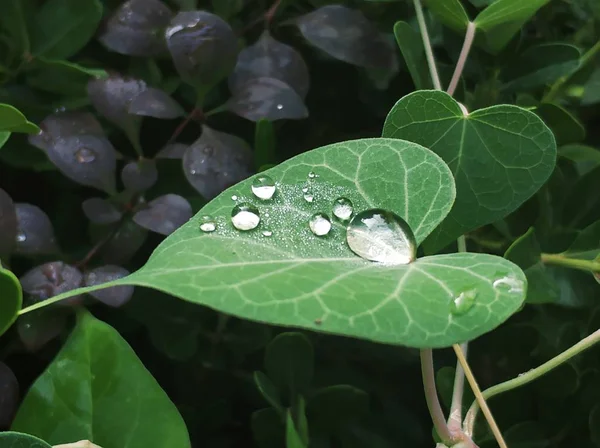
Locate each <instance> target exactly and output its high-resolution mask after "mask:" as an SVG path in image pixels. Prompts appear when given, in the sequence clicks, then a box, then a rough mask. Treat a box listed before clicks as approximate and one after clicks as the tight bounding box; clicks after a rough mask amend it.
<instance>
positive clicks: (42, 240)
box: [15, 204, 58, 255]
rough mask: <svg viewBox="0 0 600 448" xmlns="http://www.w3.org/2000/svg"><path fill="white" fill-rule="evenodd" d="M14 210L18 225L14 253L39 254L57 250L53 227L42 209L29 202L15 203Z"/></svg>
mask: <svg viewBox="0 0 600 448" xmlns="http://www.w3.org/2000/svg"><path fill="white" fill-rule="evenodd" d="M15 210H16V212H17V226H18V227H17V237H16V240H17V243H16V247H15V253H18V254H21V255H39V254H52V253H55V252H57V251H58V246H57V244H56V237H55V236H54V228H53V227H52V223H51V222H50V218H48V215H46V213H45V212H44V211H43V210H42V209H40V208H39V207H37V206H35V205H31V204H15Z"/></svg>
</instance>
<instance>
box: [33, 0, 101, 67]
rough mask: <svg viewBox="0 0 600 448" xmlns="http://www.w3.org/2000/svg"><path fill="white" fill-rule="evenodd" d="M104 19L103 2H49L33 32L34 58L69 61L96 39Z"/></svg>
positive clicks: (60, 0) (93, 0)
mask: <svg viewBox="0 0 600 448" xmlns="http://www.w3.org/2000/svg"><path fill="white" fill-rule="evenodd" d="M101 19H102V3H101V2H100V1H99V0H85V1H81V0H47V1H45V2H44V3H43V4H42V5H41V7H40V8H39V10H38V12H37V14H36V17H35V20H34V26H33V29H32V30H31V33H32V34H31V52H32V54H33V56H44V57H46V58H50V59H67V58H69V57H71V56H73V55H74V54H75V53H77V52H78V51H79V50H81V48H83V47H84V46H85V45H86V44H87V43H88V41H89V40H90V39H91V38H92V37H93V36H94V33H95V32H96V28H97V27H98V24H99V23H100V20H101Z"/></svg>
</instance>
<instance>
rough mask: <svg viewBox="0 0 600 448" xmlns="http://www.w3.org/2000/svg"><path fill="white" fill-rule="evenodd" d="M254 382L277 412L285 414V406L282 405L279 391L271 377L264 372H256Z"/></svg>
mask: <svg viewBox="0 0 600 448" xmlns="http://www.w3.org/2000/svg"><path fill="white" fill-rule="evenodd" d="M254 383H255V384H256V387H257V388H258V390H259V392H260V393H261V395H262V396H263V397H264V398H265V400H267V402H268V403H269V404H270V405H271V406H273V408H274V409H276V410H277V412H279V413H280V414H282V415H283V412H284V411H283V407H282V406H281V400H280V398H279V391H278V390H277V387H276V386H275V385H274V384H273V382H272V381H271V380H270V379H269V377H268V376H267V375H265V374H264V373H262V372H259V371H257V372H254Z"/></svg>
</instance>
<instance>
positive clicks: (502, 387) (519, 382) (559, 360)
mask: <svg viewBox="0 0 600 448" xmlns="http://www.w3.org/2000/svg"><path fill="white" fill-rule="evenodd" d="M597 342H600V330H596V331H595V332H593V333H592V334H590V335H589V336H587V337H585V338H583V339H582V340H581V341H579V342H578V343H577V344H575V345H574V346H572V347H570V348H568V349H567V350H565V351H564V352H562V353H561V354H559V355H557V356H555V357H554V358H552V359H551V360H550V361H547V362H545V363H544V364H542V365H541V366H539V367H536V368H535V369H532V370H530V371H529V372H526V373H523V374H521V375H519V376H518V377H516V378H513V379H512V380H508V381H505V382H503V383H500V384H496V385H495V386H492V387H490V388H489V389H486V390H485V391H483V393H482V395H483V398H485V399H490V398H492V397H494V396H496V395H498V394H501V393H503V392H507V391H509V390H513V389H516V388H518V387H521V386H524V385H525V384H527V383H530V382H532V381H533V380H536V379H538V378H539V377H541V376H542V375H545V374H546V373H548V372H550V371H551V370H552V369H554V368H556V367H558V366H560V365H561V364H563V363H565V362H567V361H568V360H569V359H571V358H572V357H574V356H575V355H578V354H580V353H581V352H583V351H585V350H587V349H588V348H590V347H592V346H593V345H594V344H596V343H597ZM478 410H479V406H478V404H477V402H476V401H474V402H473V404H472V405H471V407H470V408H469V412H467V416H466V417H465V421H464V427H465V432H466V433H472V431H473V426H474V425H475V418H476V417H477V412H478Z"/></svg>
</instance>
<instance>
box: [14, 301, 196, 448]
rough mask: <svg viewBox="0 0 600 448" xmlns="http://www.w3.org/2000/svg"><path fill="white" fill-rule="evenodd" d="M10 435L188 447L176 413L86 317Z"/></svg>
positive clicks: (106, 331) (137, 365)
mask: <svg viewBox="0 0 600 448" xmlns="http://www.w3.org/2000/svg"><path fill="white" fill-rule="evenodd" d="M47 397H54V398H53V399H52V400H48V399H47ZM115 397H118V399H117V400H115ZM40 415H44V419H40V418H39V416H40ZM13 429H14V430H16V431H23V432H28V433H31V434H34V435H36V436H38V437H42V438H44V439H45V440H48V441H49V442H50V443H52V444H59V443H68V442H72V441H73V440H80V439H88V440H92V441H93V442H94V443H96V444H99V445H100V446H103V447H113V446H114V447H117V446H119V447H123V446H128V447H130V448H137V447H139V448H146V447H148V446H174V447H175V446H177V447H182V448H185V447H189V446H190V442H189V439H188V435H187V430H186V428H185V424H184V422H183V420H182V418H181V416H180V415H179V413H178V412H177V409H176V408H175V406H174V405H173V403H171V401H170V400H169V398H168V397H167V395H166V394H165V393H164V392H163V390H162V389H161V388H160V386H159V385H158V383H157V382H156V380H154V378H152V376H151V375H150V373H149V372H148V371H147V370H146V368H145V367H144V366H143V364H142V363H141V362H140V360H139V359H138V358H137V356H136V355H135V353H134V352H133V350H132V349H131V347H129V345H128V344H127V342H125V341H124V340H123V339H122V338H121V336H119V334H118V333H117V332H116V331H115V330H114V329H113V328H112V327H110V326H109V325H107V324H105V323H103V322H101V321H99V320H97V319H95V318H94V317H93V316H92V315H91V314H89V313H88V312H86V311H82V312H80V314H79V315H78V319H77V325H76V327H75V329H74V330H73V332H72V333H71V336H70V337H69V339H68V340H67V342H66V344H65V345H64V347H63V348H62V350H61V351H60V353H59V354H58V355H57V356H56V358H55V359H54V361H53V362H52V363H51V364H50V366H49V367H48V369H47V370H46V371H45V372H44V373H43V374H42V376H41V377H40V378H38V379H37V381H36V382H35V383H34V384H33V386H32V387H31V389H30V390H29V392H28V393H27V396H26V397H25V399H24V401H23V403H22V405H21V407H20V409H19V412H18V414H17V417H16V418H15V421H14V423H13Z"/></svg>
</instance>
